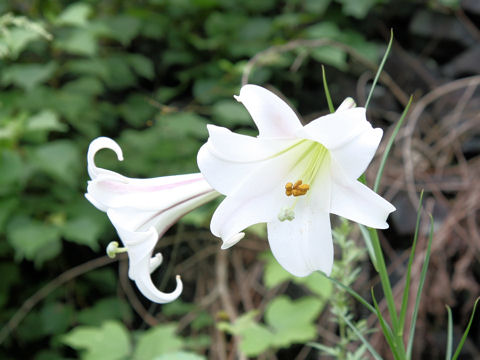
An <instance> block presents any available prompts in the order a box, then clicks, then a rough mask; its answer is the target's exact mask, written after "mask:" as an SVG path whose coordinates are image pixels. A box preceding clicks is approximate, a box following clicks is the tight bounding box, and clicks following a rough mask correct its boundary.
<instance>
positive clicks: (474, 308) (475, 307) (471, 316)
mask: <svg viewBox="0 0 480 360" xmlns="http://www.w3.org/2000/svg"><path fill="white" fill-rule="evenodd" d="M479 300H480V298H477V300H475V304H474V305H473V310H472V315H470V320H469V321H468V325H467V328H466V329H465V332H464V333H463V336H462V340H460V344H458V346H457V349H456V350H455V354H453V357H452V360H457V358H458V356H459V355H460V351H462V348H463V344H465V341H466V340H467V336H468V332H469V331H470V326H472V322H473V318H474V316H475V310H477V305H478V301H479Z"/></svg>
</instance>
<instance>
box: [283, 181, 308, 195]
mask: <svg viewBox="0 0 480 360" xmlns="http://www.w3.org/2000/svg"><path fill="white" fill-rule="evenodd" d="M309 189H310V185H308V184H304V183H303V181H302V180H297V181H295V184H293V183H291V182H288V183H286V184H285V195H287V196H291V195H293V196H302V195H305V194H306V193H307V191H308V190H309Z"/></svg>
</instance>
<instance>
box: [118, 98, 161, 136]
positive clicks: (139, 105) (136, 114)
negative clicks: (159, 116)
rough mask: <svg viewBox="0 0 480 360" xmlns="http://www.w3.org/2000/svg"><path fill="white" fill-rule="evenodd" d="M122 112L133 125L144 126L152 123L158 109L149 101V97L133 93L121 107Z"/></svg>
mask: <svg viewBox="0 0 480 360" xmlns="http://www.w3.org/2000/svg"><path fill="white" fill-rule="evenodd" d="M119 110H120V114H121V115H122V116H123V117H124V118H125V120H126V121H127V122H128V123H129V124H130V125H131V126H133V127H137V128H142V127H145V126H147V124H148V123H151V122H152V120H153V118H154V115H155V113H156V111H157V110H156V109H155V108H154V107H153V106H152V105H151V104H150V103H149V102H148V97H147V96H145V95H140V94H132V95H130V96H129V97H128V98H127V101H126V102H125V103H124V104H121V105H120V107H119Z"/></svg>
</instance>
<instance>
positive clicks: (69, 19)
mask: <svg viewBox="0 0 480 360" xmlns="http://www.w3.org/2000/svg"><path fill="white" fill-rule="evenodd" d="M91 12H92V8H91V7H90V5H88V4H86V3H84V2H76V3H74V4H72V5H70V6H68V7H67V8H65V10H63V12H62V13H61V14H60V15H59V16H58V18H57V20H56V21H55V23H56V24H57V25H72V26H85V25H87V24H88V20H87V19H88V17H89V16H90V14H91Z"/></svg>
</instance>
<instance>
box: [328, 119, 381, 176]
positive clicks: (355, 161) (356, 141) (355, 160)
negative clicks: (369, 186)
mask: <svg viewBox="0 0 480 360" xmlns="http://www.w3.org/2000/svg"><path fill="white" fill-rule="evenodd" d="M382 135H383V130H382V129H380V128H376V129H372V128H370V129H368V130H366V131H364V132H363V133H361V134H359V135H358V136H357V137H355V138H353V139H352V140H351V141H350V142H348V143H346V144H344V145H342V146H339V147H337V148H335V149H333V150H331V151H330V153H331V155H332V157H333V159H334V160H335V161H336V162H337V164H338V165H339V166H340V167H341V168H342V170H343V172H344V174H345V175H346V176H348V177H349V178H350V179H352V180H356V179H358V178H359V177H360V175H362V174H363V173H364V172H365V170H366V169H367V167H368V165H369V164H370V162H371V161H372V159H373V157H374V155H375V152H376V151H377V149H378V145H379V144H380V141H381V140H382Z"/></svg>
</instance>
